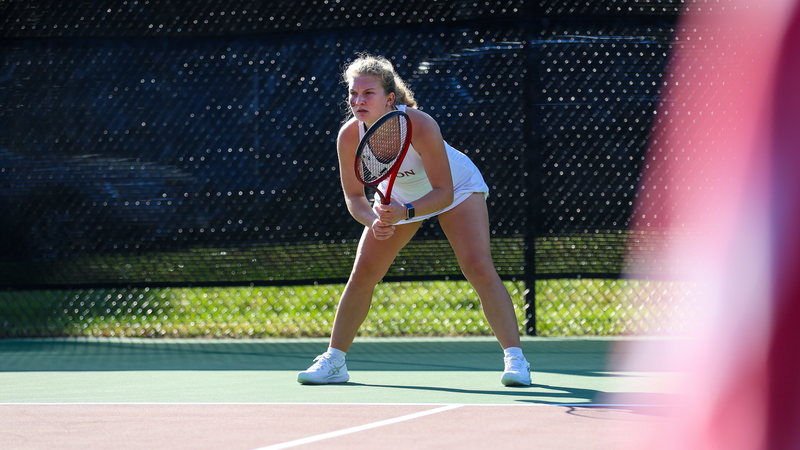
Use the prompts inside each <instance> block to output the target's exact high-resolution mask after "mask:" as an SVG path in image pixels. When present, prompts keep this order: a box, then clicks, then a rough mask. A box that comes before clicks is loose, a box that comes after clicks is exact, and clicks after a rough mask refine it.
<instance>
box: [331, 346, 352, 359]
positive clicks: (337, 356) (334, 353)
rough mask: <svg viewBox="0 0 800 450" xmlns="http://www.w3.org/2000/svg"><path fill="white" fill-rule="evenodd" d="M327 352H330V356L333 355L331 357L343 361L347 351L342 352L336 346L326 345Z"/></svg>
mask: <svg viewBox="0 0 800 450" xmlns="http://www.w3.org/2000/svg"><path fill="white" fill-rule="evenodd" d="M327 353H328V354H330V355H331V356H333V359H336V360H339V361H344V356H345V355H346V354H347V352H343V351H341V350H339V349H338V348H333V347H328V352H327Z"/></svg>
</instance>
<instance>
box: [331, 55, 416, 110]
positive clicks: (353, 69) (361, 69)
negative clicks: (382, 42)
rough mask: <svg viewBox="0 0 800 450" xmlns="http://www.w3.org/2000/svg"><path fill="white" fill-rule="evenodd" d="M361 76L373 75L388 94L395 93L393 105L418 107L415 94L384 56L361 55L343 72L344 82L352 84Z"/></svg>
mask: <svg viewBox="0 0 800 450" xmlns="http://www.w3.org/2000/svg"><path fill="white" fill-rule="evenodd" d="M360 75H372V76H374V77H375V78H377V80H378V82H379V83H380V84H381V87H383V90H384V92H386V94H387V95H388V94H391V93H394V103H393V105H406V106H408V107H410V108H416V107H417V101H416V100H414V93H413V92H411V89H409V87H408V85H406V83H405V82H404V81H403V79H402V78H400V76H399V75H397V72H395V70H394V66H392V63H391V62H389V60H388V59H386V58H384V57H383V56H373V55H370V54H368V53H361V54H359V55H358V58H357V59H356V60H355V61H353V62H351V63H350V64H348V66H347V67H346V68H345V69H344V71H343V72H342V81H343V82H344V83H346V84H348V85H349V84H350V82H351V81H353V79H354V78H356V77H357V76H360Z"/></svg>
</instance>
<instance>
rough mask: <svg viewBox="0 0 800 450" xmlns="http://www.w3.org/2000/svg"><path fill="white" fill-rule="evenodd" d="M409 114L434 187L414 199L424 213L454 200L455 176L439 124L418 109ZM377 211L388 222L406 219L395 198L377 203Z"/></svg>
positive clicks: (413, 142)
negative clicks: (382, 203) (391, 200)
mask: <svg viewBox="0 0 800 450" xmlns="http://www.w3.org/2000/svg"><path fill="white" fill-rule="evenodd" d="M406 113H407V114H408V116H409V118H410V120H411V129H412V133H411V145H413V146H414V148H415V149H416V150H417V152H419V154H420V156H421V157H422V165H423V166H424V167H425V173H426V174H427V176H428V181H429V182H430V184H431V187H432V188H433V189H432V190H431V192H429V193H427V194H425V196H423V197H422V198H419V199H417V200H414V201H413V202H412V204H413V205H414V210H415V213H416V215H417V216H423V215H427V214H432V213H435V212H436V211H439V210H441V209H443V208H445V207H447V206H449V205H450V204H451V203H453V176H452V174H451V173H450V161H449V160H448V158H447V150H446V149H445V147H444V139H443V138H442V133H441V131H440V130H439V124H437V123H436V121H435V120H434V119H433V118H432V117H431V116H429V115H428V114H426V113H424V112H422V111H419V110H417V109H413V108H408V109H406ZM375 212H376V213H377V214H378V216H379V217H380V218H381V220H382V221H383V222H385V223H397V222H399V221H400V220H403V219H405V218H406V208H405V205H402V204H398V203H396V202H394V201H393V202H392V203H391V204H390V205H377V206H376V208H375Z"/></svg>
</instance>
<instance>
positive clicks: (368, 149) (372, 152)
mask: <svg viewBox="0 0 800 450" xmlns="http://www.w3.org/2000/svg"><path fill="white" fill-rule="evenodd" d="M410 145H411V121H410V120H409V118H408V115H407V114H406V113H404V112H402V111H390V112H388V113H386V114H385V115H384V116H383V117H381V118H380V119H378V121H377V122H375V123H374V124H372V126H371V127H369V130H367V132H366V133H365V134H364V137H363V138H361V142H359V143H358V149H357V150H356V177H357V178H358V180H359V181H360V182H362V183H363V184H364V185H365V186H367V187H370V188H372V189H373V190H375V192H377V193H378V196H379V197H380V199H381V203H382V204H384V205H388V204H389V203H390V202H391V198H392V186H394V180H395V179H396V178H397V172H398V171H399V170H400V165H401V164H402V163H403V158H405V156H406V152H407V151H408V147H409V146H410ZM387 178H388V179H389V183H388V184H387V186H386V192H381V191H380V190H379V189H378V184H380V183H381V182H382V181H383V180H386V179H387Z"/></svg>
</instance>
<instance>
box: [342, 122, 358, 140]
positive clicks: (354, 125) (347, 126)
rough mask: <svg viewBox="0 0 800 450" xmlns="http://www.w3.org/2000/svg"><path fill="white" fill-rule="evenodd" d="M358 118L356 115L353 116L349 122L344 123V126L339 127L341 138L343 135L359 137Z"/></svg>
mask: <svg viewBox="0 0 800 450" xmlns="http://www.w3.org/2000/svg"><path fill="white" fill-rule="evenodd" d="M358 123H359V122H358V120H356V118H355V117H351V118H350V119H349V120H348V121H347V122H345V123H343V124H342V126H341V127H340V128H339V139H342V138H343V137H352V136H356V139H357V138H358Z"/></svg>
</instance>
